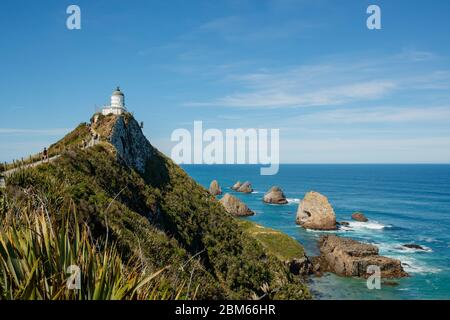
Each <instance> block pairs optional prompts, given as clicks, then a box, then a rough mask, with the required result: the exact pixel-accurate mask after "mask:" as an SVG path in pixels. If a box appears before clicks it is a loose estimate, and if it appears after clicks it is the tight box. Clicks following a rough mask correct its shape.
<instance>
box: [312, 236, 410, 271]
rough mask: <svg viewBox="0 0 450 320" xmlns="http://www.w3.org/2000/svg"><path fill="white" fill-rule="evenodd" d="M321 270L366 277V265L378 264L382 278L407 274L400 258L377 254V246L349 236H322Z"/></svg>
mask: <svg viewBox="0 0 450 320" xmlns="http://www.w3.org/2000/svg"><path fill="white" fill-rule="evenodd" d="M319 246H320V253H321V257H320V259H321V264H322V265H321V269H322V271H330V272H333V273H336V274H337V275H340V276H348V277H361V278H368V277H369V276H370V275H371V273H368V272H367V268H368V266H378V267H379V268H380V270H381V277H382V278H402V277H407V276H408V274H407V273H406V272H405V271H404V270H403V267H402V264H401V262H400V260H397V259H392V258H388V257H384V256H380V255H379V254H378V248H377V247H376V246H374V245H371V244H365V243H361V242H358V241H356V240H353V239H349V238H340V237H338V236H335V235H327V236H323V237H322V238H321V239H320V241H319Z"/></svg>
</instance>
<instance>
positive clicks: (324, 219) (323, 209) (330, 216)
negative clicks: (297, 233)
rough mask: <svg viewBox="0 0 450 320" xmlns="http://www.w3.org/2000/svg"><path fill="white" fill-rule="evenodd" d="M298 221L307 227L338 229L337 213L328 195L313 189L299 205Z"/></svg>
mask: <svg viewBox="0 0 450 320" xmlns="http://www.w3.org/2000/svg"><path fill="white" fill-rule="evenodd" d="M296 223H297V224H299V225H301V226H302V227H303V228H305V229H313V230H336V215H335V213H334V210H333V207H332V206H331V205H330V203H329V202H328V199H327V197H325V196H324V195H322V194H320V193H318V192H315V191H311V192H308V193H307V194H306V195H305V197H304V199H303V200H302V202H301V203H300V204H299V206H298V210H297V217H296Z"/></svg>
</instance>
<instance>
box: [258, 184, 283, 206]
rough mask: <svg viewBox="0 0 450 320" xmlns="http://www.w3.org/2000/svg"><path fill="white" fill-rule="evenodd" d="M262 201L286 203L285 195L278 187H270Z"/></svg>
mask: <svg viewBox="0 0 450 320" xmlns="http://www.w3.org/2000/svg"><path fill="white" fill-rule="evenodd" d="M263 201H264V202H266V203H272V204H286V203H288V201H287V200H286V196H285V195H284V193H283V190H281V188H280V187H272V188H271V189H270V190H269V191H268V192H267V193H266V194H265V195H264V198H263Z"/></svg>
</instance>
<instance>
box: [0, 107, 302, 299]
mask: <svg viewBox="0 0 450 320" xmlns="http://www.w3.org/2000/svg"><path fill="white" fill-rule="evenodd" d="M93 128H94V129H95V131H96V132H98V133H99V134H100V135H101V138H102V141H103V142H102V143H100V144H98V145H96V146H94V147H92V148H89V149H85V150H82V149H80V148H79V147H77V145H79V140H80V137H84V138H85V137H86V135H87V132H88V131H87V129H86V126H85V125H80V126H79V127H78V128H77V129H75V130H74V131H73V132H71V133H69V134H68V135H67V136H66V137H65V138H64V139H62V140H61V141H60V142H58V143H56V144H55V146H59V147H58V148H57V149H61V146H63V147H64V149H65V150H66V151H64V152H63V153H62V155H61V157H59V158H58V159H57V160H55V161H53V162H51V163H48V164H44V165H40V166H38V167H36V168H30V169H26V170H22V171H19V172H17V173H15V174H14V175H13V176H11V177H10V178H9V179H8V180H7V189H6V190H5V191H4V192H3V194H2V195H1V198H2V200H1V201H2V202H1V203H0V208H1V209H0V218H1V219H2V222H3V223H2V227H1V228H2V229H0V232H2V233H5V230H7V229H8V228H9V227H11V226H12V225H13V222H12V221H21V219H18V218H14V216H20V215H24V214H25V213H24V212H25V211H26V215H32V214H33V212H34V213H35V214H39V212H41V213H42V212H45V213H46V216H48V219H49V221H50V223H51V226H53V228H55V229H59V228H61V226H62V225H63V224H64V223H67V222H66V221H67V219H66V218H65V217H66V216H67V213H68V212H74V213H75V214H76V217H77V224H80V226H83V227H86V228H87V229H86V230H87V231H86V232H87V233H88V234H89V238H90V239H91V241H92V243H93V244H95V247H96V248H97V249H98V252H99V253H101V252H104V251H105V248H108V246H109V245H114V247H115V248H116V249H117V252H118V254H119V256H120V259H121V261H123V263H124V264H129V262H130V261H136V260H137V261H139V265H140V267H139V270H141V272H142V273H145V274H150V275H151V274H153V273H155V272H158V271H159V270H161V269H162V268H165V269H164V271H163V272H161V274H160V275H159V278H158V286H156V287H155V288H154V289H153V290H156V291H157V292H158V293H160V294H156V295H155V294H154V295H153V296H150V297H146V296H145V295H141V296H139V297H140V298H151V297H153V298H158V297H166V298H177V297H178V298H180V297H185V298H195V299H251V298H258V297H266V298H272V299H307V298H309V297H310V296H309V293H308V290H307V288H306V287H305V285H304V284H303V283H302V282H301V280H300V279H299V278H296V277H295V276H293V275H291V274H290V273H289V272H288V270H287V268H286V267H285V265H284V263H283V262H282V261H281V260H283V259H284V258H286V257H287V256H289V257H290V256H295V255H296V254H297V253H298V254H300V253H301V250H300V249H299V248H298V247H297V249H296V250H297V251H295V250H293V251H292V252H289V254H287V255H286V254H285V253H279V254H277V250H276V247H277V243H276V241H278V239H280V238H278V237H277V238H274V239H273V240H274V241H275V242H271V243H270V245H268V246H267V245H264V244H262V243H261V241H258V240H257V239H255V238H254V237H253V235H252V234H249V233H248V230H245V229H246V228H245V226H244V227H242V223H241V222H239V221H238V220H236V218H234V217H232V216H231V215H229V214H227V213H226V212H225V210H224V209H223V208H222V206H221V205H220V204H219V203H218V202H217V201H216V200H215V198H214V197H212V196H210V194H209V193H208V192H207V190H205V189H204V188H203V187H201V186H200V185H199V184H197V183H196V182H195V181H194V180H193V179H191V178H190V177H189V176H188V175H187V174H186V173H185V172H184V171H183V170H182V169H181V168H180V167H179V166H177V165H176V164H175V163H173V162H172V161H171V160H170V159H169V158H167V157H166V156H164V155H163V154H162V153H160V152H159V151H158V150H157V149H155V148H153V147H152V146H151V145H150V143H149V142H148V141H147V140H146V139H145V137H144V136H143V134H142V132H141V130H140V128H139V125H138V124H137V122H136V120H135V119H134V118H133V117H132V116H131V115H129V114H127V115H124V116H120V117H115V116H108V117H99V119H98V120H97V122H96V123H95V124H93ZM72 143H73V146H72V145H71V144H72ZM52 149H53V148H52ZM23 208H28V209H27V210H24V209H23ZM14 223H15V222H14ZM19 227H20V226H18V225H15V226H14V228H19ZM247 229H248V228H247ZM68 236H69V237H72V238H73V237H74V235H73V233H70V232H69V233H68ZM261 236H262V235H259V237H261ZM285 240H286V239H281V241H285ZM291 240H292V239H291ZM269 242H270V241H269ZM280 246H283V243H280ZM280 258H281V259H280ZM2 270H3V277H5V274H6V271H5V269H4V268H3V269H1V268H0V279H1V278H2ZM130 270H134V269H130ZM58 272H63V271H61V270H59V271H58ZM36 281H38V279H37V280H36ZM1 290H2V289H1V287H0V293H1ZM3 290H5V289H3ZM1 295H2V294H0V296H1ZM3 295H4V292H3ZM135 298H136V296H135Z"/></svg>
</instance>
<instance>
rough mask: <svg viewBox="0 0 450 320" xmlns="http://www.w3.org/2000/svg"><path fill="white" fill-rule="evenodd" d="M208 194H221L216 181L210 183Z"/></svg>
mask: <svg viewBox="0 0 450 320" xmlns="http://www.w3.org/2000/svg"><path fill="white" fill-rule="evenodd" d="M209 193H211V194H212V195H213V196H217V195H219V194H222V189H220V186H219V183H218V182H217V180H213V181H211V184H210V185H209Z"/></svg>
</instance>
